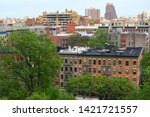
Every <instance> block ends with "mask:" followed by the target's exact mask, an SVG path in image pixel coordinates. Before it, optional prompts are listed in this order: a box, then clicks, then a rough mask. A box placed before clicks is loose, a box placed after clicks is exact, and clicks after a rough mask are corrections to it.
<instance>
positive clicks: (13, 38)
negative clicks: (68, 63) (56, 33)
mask: <svg viewBox="0 0 150 117" xmlns="http://www.w3.org/2000/svg"><path fill="white" fill-rule="evenodd" d="M3 46H4V48H6V47H7V48H9V50H10V51H9V52H8V51H7V52H3V53H2V54H3V59H1V61H0V76H1V77H0V84H3V85H0V90H1V92H3V91H5V90H6V91H5V92H3V93H5V94H1V95H0V96H1V98H3V97H8V98H9V99H25V98H26V97H28V96H30V95H32V94H33V93H35V92H43V91H45V90H47V89H49V88H52V87H53V81H54V80H55V78H57V76H58V73H59V70H60V66H61V58H60V56H59V54H58V53H57V49H56V46H55V44H54V43H52V42H51V39H50V38H49V37H48V36H46V35H36V34H34V33H32V32H30V31H19V32H13V33H12V34H10V36H9V38H8V39H7V40H6V41H5V43H3ZM12 90H13V91H12ZM22 92H23V93H22ZM13 96H14V97H13Z"/></svg>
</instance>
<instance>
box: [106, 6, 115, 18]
mask: <svg viewBox="0 0 150 117" xmlns="http://www.w3.org/2000/svg"><path fill="white" fill-rule="evenodd" d="M105 18H106V19H107V20H112V19H116V18H117V14H116V10H115V7H114V5H113V4H112V3H107V4H106V13H105Z"/></svg>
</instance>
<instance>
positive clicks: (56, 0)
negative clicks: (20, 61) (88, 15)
mask: <svg viewBox="0 0 150 117" xmlns="http://www.w3.org/2000/svg"><path fill="white" fill-rule="evenodd" d="M107 2H111V3H113V4H114V6H115V8H116V12H117V15H118V16H119V17H120V16H127V17H128V16H130V17H134V16H137V14H139V13H141V12H142V11H148V13H150V0H0V18H6V17H17V18H23V17H27V16H28V17H37V16H39V15H40V14H41V13H42V12H43V11H47V12H55V11H64V10H65V9H66V8H67V9H68V10H71V9H72V10H76V11H77V12H78V13H79V14H80V15H85V9H86V8H90V7H93V8H98V9H100V10H101V16H104V13H105V5H106V3H107Z"/></svg>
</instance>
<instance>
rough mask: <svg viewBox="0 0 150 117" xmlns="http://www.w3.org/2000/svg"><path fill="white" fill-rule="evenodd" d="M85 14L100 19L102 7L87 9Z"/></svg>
mask: <svg viewBox="0 0 150 117" xmlns="http://www.w3.org/2000/svg"><path fill="white" fill-rule="evenodd" d="M85 16H89V17H91V18H92V19H95V20H100V9H95V8H89V9H85Z"/></svg>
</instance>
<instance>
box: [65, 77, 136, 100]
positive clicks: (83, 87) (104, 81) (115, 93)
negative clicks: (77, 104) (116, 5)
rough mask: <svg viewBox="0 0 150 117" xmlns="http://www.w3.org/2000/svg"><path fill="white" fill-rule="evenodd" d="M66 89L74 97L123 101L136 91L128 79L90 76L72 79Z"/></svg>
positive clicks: (67, 83)
mask: <svg viewBox="0 0 150 117" xmlns="http://www.w3.org/2000/svg"><path fill="white" fill-rule="evenodd" d="M65 89H66V90H67V91H68V92H71V93H73V94H74V95H83V96H97V97H99V99H122V98H123V97H125V96H127V95H130V94H132V93H133V92H135V91H136V88H135V85H134V84H132V83H131V82H130V81H128V80H126V79H120V78H115V79H108V78H107V77H104V76H101V77H96V76H90V75H85V76H79V77H73V78H70V79H69V80H68V81H67V82H66V84H65Z"/></svg>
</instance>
